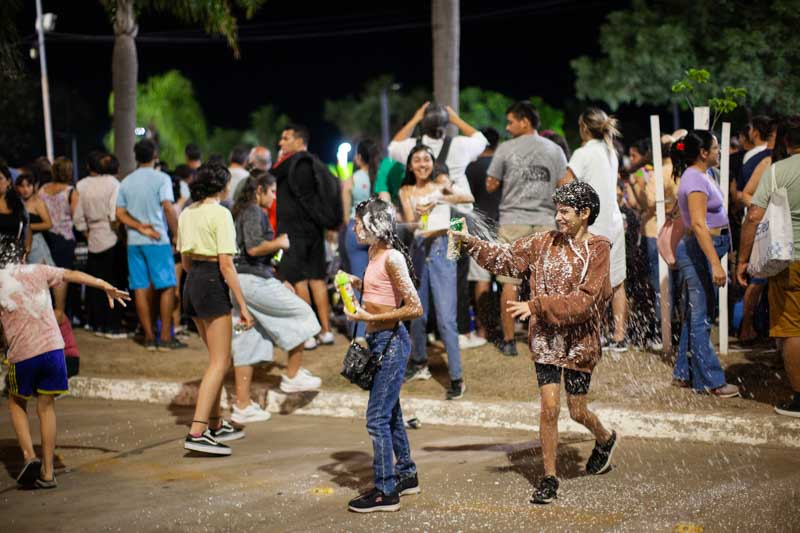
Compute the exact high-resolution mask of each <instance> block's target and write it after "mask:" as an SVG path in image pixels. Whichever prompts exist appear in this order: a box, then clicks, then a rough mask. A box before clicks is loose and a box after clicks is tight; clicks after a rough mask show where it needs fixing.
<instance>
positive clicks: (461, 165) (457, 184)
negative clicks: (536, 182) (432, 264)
mask: <svg viewBox="0 0 800 533" xmlns="http://www.w3.org/2000/svg"><path fill="white" fill-rule="evenodd" d="M417 124H420V127H421V129H422V136H421V137H418V138H413V137H411V134H412V133H413V132H414V128H415V127H416V126H417ZM448 124H453V125H454V126H456V127H457V128H458V130H459V131H460V132H461V135H457V136H455V137H450V136H448V135H447V125H448ZM417 144H424V145H426V146H429V147H430V148H431V150H433V154H434V155H435V156H436V164H437V165H444V166H446V167H447V169H448V170H449V177H450V181H452V182H453V192H454V193H456V194H472V193H473V191H471V190H470V186H469V180H468V179H467V173H466V170H467V166H468V165H469V164H470V163H472V162H473V161H475V160H477V159H478V157H479V156H480V155H481V154H482V153H483V151H484V150H485V149H486V147H487V146H488V145H489V141H488V140H486V136H484V135H483V133H481V132H480V131H479V130H477V129H475V128H473V127H472V126H470V125H469V124H467V123H466V122H464V120H462V119H461V117H459V116H458V114H457V113H456V112H455V111H453V109H452V108H451V107H450V106H443V105H440V104H435V103H434V104H431V103H430V102H425V103H424V104H423V105H422V107H420V108H419V109H418V110H417V112H416V113H414V116H413V117H412V118H411V120H410V121H409V122H408V123H407V124H406V125H405V126H403V128H402V129H401V130H400V131H398V132H397V135H395V136H394V139H392V142H391V143H389V157H391V158H392V159H394V160H395V161H397V162H399V163H402V164H403V165H406V163H407V159H408V154H410V153H411V149H412V148H414V146H416V145H417ZM456 207H457V208H458V209H459V210H460V211H467V212H469V211H472V204H471V203H469V204H458V205H456ZM453 216H457V214H456V213H454V214H453ZM457 269H458V270H457V271H458V274H457V278H456V279H457V287H456V293H457V295H458V305H457V315H458V316H457V317H456V321H457V323H458V333H459V335H458V344H459V346H460V348H461V349H462V350H467V349H470V348H477V347H478V346H480V345H482V344H484V343H485V341H484V340H483V339H481V338H480V337H477V336H476V335H475V334H474V333H473V332H471V331H470V318H469V304H470V295H469V279H468V277H469V258H468V257H467V255H466V254H462V256H461V258H460V259H459V261H458V266H457Z"/></svg>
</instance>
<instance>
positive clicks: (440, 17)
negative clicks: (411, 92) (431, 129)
mask: <svg viewBox="0 0 800 533" xmlns="http://www.w3.org/2000/svg"><path fill="white" fill-rule="evenodd" d="M431 22H432V26H433V97H434V98H435V99H436V101H437V102H438V103H440V104H444V105H449V106H450V107H452V108H453V109H454V110H455V111H456V112H458V75H459V55H460V47H461V7H460V1H459V0H433V3H432V6H431Z"/></svg>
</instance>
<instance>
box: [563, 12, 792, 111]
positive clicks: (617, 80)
mask: <svg viewBox="0 0 800 533" xmlns="http://www.w3.org/2000/svg"><path fill="white" fill-rule="evenodd" d="M798 25H800V3H799V2H798V0H767V1H765V2H761V3H759V4H758V5H754V4H753V3H752V2H749V1H744V0H722V1H712V0H652V1H647V2H646V1H645V0H633V2H632V5H631V7H630V9H626V10H621V11H615V12H612V13H610V14H609V15H608V17H607V19H606V22H605V23H604V24H603V25H602V26H601V28H600V39H599V45H600V46H599V47H600V51H601V52H602V55H601V57H599V58H597V59H594V58H590V57H588V56H583V57H580V58H578V59H575V60H573V61H572V62H571V65H572V68H573V71H574V72H575V75H576V81H575V90H576V94H577V96H578V98H582V99H590V100H602V101H604V102H606V103H607V104H608V105H609V106H611V107H612V108H617V107H618V106H619V105H620V104H622V103H632V104H637V105H642V104H651V105H664V104H667V103H670V102H679V101H680V100H681V99H682V98H683V95H682V92H683V91H686V90H689V89H690V87H689V86H691V88H693V89H696V88H697V85H698V84H699V85H701V86H702V85H703V83H702V81H701V78H698V79H694V78H690V79H688V80H685V83H687V85H686V86H679V87H677V88H678V89H682V90H681V91H678V92H673V91H672V90H671V89H672V88H673V81H674V80H675V79H676V78H678V77H679V76H681V75H682V74H683V73H684V72H686V70H687V68H689V67H690V66H693V65H699V66H702V67H704V68H700V69H697V71H696V74H697V75H701V73H702V72H703V71H705V72H709V71H713V73H714V79H715V80H717V81H718V83H719V85H720V86H727V87H732V88H734V87H735V88H746V89H747V96H748V100H749V103H750V105H752V106H754V107H756V108H758V109H763V110H770V111H773V112H781V113H790V112H797V111H798V108H799V107H800V99H798V95H800V48H798V47H796V46H793V45H791V44H790V43H793V42H794V41H795V40H796V39H795V34H796V30H795V28H797V27H798ZM731 97H733V95H731ZM723 98H725V96H724V95H723ZM723 107H725V106H723ZM728 107H729V106H728Z"/></svg>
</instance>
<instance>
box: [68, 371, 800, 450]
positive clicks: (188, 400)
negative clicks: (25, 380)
mask: <svg viewBox="0 0 800 533" xmlns="http://www.w3.org/2000/svg"><path fill="white" fill-rule="evenodd" d="M197 389H198V382H188V383H180V382H168V381H156V380H144V379H110V378H94V377H81V376H76V377H73V378H71V379H70V392H71V394H72V395H73V396H75V397H78V398H100V399H108V400H128V401H138V402H147V403H157V404H167V405H179V406H190V405H194V403H195V399H196V398H197ZM267 392H268V391H267V390H266V387H263V386H262V388H261V389H260V390H256V393H257V394H261V395H266V397H267V403H268V405H267V407H268V408H269V409H270V410H271V411H275V412H278V411H280V412H291V413H294V414H300V415H312V416H329V417H338V418H358V419H362V418H364V413H365V411H366V406H367V394H366V393H362V392H332V391H325V390H323V391H321V392H319V393H318V394H312V395H305V396H298V397H296V398H295V397H294V396H292V397H288V398H287V396H286V395H284V394H281V393H276V392H275V391H269V394H267ZM226 396H227V395H223V402H222V403H223V407H225V406H227V399H228V398H227V397H226ZM401 401H402V407H403V412H404V415H405V417H406V418H410V417H412V416H414V417H417V418H419V419H420V420H421V421H422V422H423V423H424V424H435V425H445V426H474V427H484V428H505V429H520V430H527V431H538V429H539V428H538V425H537V422H538V419H539V404H538V403H536V402H532V401H531V402H495V403H490V402H471V401H445V400H432V399H424V398H409V397H405V398H402V400H401ZM592 410H593V411H595V413H596V414H597V415H598V416H599V417H600V419H601V420H602V421H603V423H604V424H606V425H607V426H608V427H611V428H614V429H616V430H617V431H618V432H619V433H620V434H621V435H623V436H628V437H640V438H654V439H668V440H678V441H680V440H688V441H694V442H704V443H712V444H713V443H729V444H745V445H768V446H779V447H788V448H800V419H792V418H789V417H783V416H779V415H771V414H763V413H755V414H742V415H730V414H727V413H675V412H667V411H636V410H633V409H625V408H620V407H617V406H613V405H606V404H601V403H597V402H595V403H593V404H592ZM559 425H560V429H561V430H562V431H568V432H576V433H586V429H585V428H584V427H583V426H581V425H580V424H577V423H575V422H573V421H572V420H570V418H569V414H568V413H567V410H566V409H562V410H561V419H560V421H559Z"/></svg>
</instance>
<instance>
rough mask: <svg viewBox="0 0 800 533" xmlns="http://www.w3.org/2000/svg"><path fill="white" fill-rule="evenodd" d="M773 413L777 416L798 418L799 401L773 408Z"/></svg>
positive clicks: (799, 416)
mask: <svg viewBox="0 0 800 533" xmlns="http://www.w3.org/2000/svg"><path fill="white" fill-rule="evenodd" d="M775 412H776V413H778V414H779V415H784V416H794V417H798V418H800V401H797V400H793V401H791V402H788V403H782V404H781V405H776V406H775Z"/></svg>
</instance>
